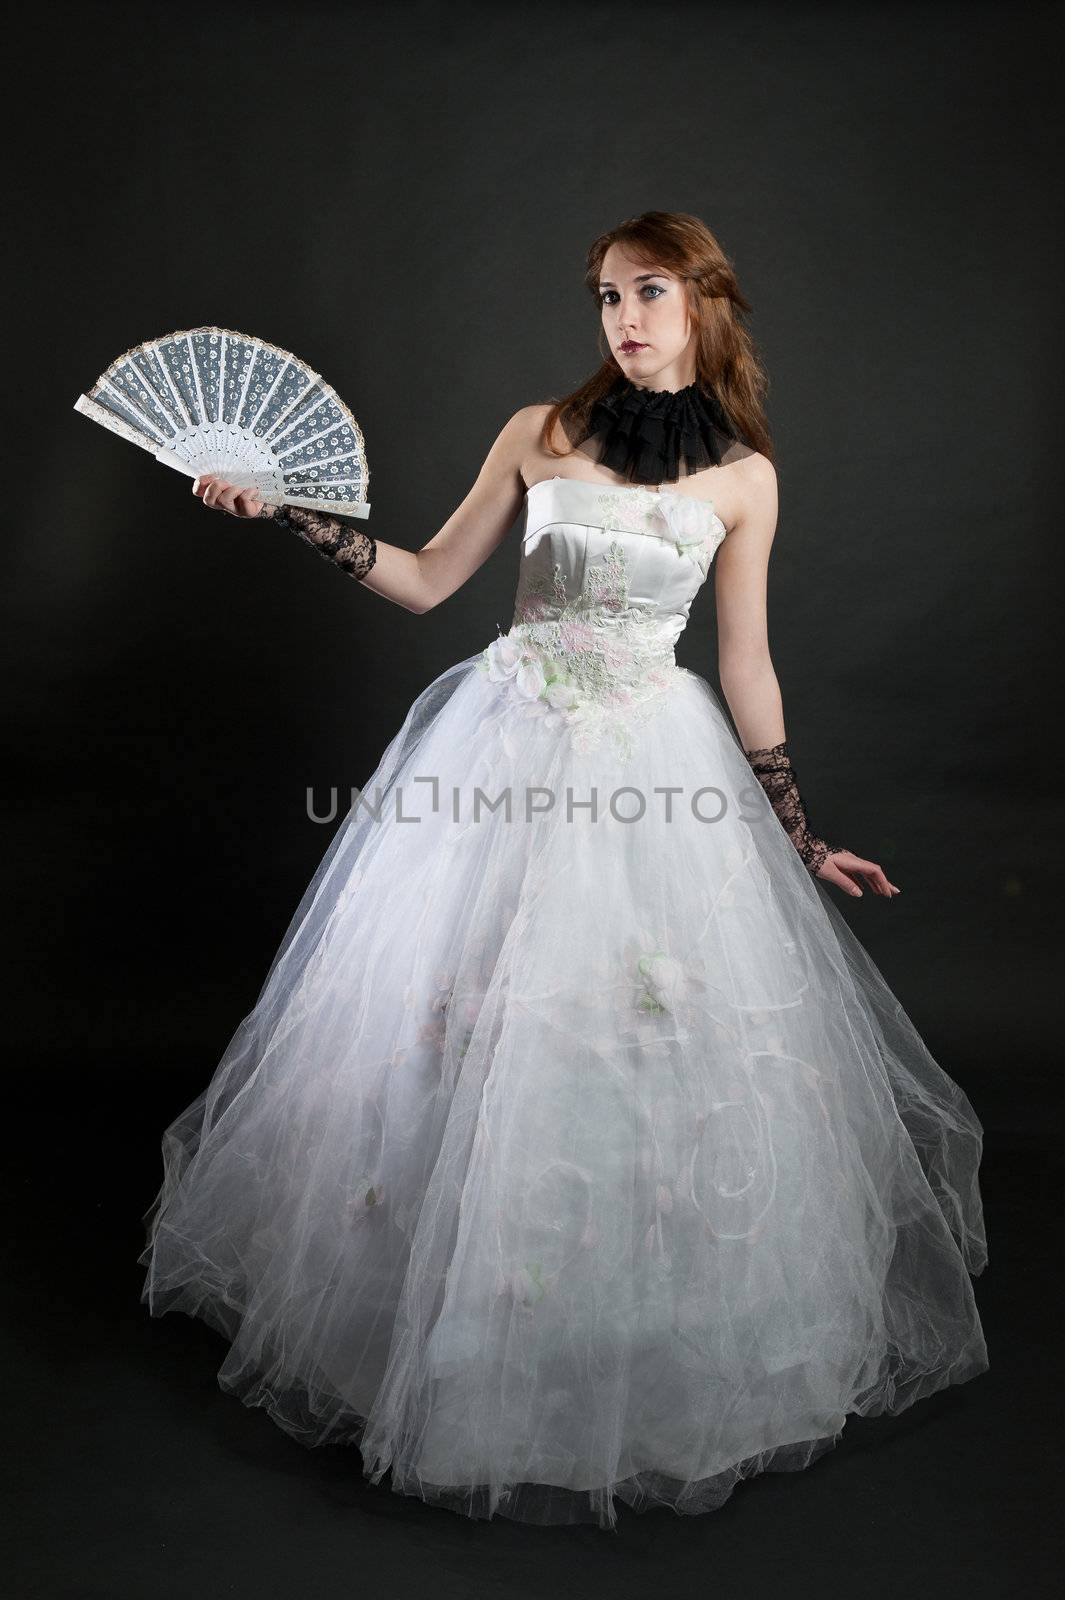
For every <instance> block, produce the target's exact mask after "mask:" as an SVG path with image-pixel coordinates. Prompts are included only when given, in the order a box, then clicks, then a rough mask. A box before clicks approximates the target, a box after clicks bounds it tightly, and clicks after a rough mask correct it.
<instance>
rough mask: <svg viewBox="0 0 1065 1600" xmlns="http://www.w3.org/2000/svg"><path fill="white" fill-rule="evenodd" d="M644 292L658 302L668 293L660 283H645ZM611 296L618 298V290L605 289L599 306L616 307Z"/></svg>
mask: <svg viewBox="0 0 1065 1600" xmlns="http://www.w3.org/2000/svg"><path fill="white" fill-rule="evenodd" d="M642 292H643V293H644V294H648V293H649V294H650V295H651V296H652V298H653V299H655V300H658V299H660V298H661V296H662V295H664V294H665V292H666V291H665V290H664V289H663V288H662V286H661V284H658V283H645V284H644V286H643V291H642ZM611 295H614V296H616V295H617V290H616V289H604V290H603V292H602V293H601V294H600V296H599V304H600V305H601V306H612V305H614V304H615V301H614V300H612V299H611V298H610V297H611Z"/></svg>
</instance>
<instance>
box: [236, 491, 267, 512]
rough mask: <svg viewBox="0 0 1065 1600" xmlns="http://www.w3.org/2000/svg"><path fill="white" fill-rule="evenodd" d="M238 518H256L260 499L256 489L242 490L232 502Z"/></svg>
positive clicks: (260, 502) (260, 503)
mask: <svg viewBox="0 0 1065 1600" xmlns="http://www.w3.org/2000/svg"><path fill="white" fill-rule="evenodd" d="M234 505H235V506H236V511H237V515H238V516H239V517H257V516H258V515H259V507H260V506H261V505H262V497H261V495H260V494H259V491H258V489H242V490H241V491H240V493H239V494H238V495H237V497H236V500H235V501H234Z"/></svg>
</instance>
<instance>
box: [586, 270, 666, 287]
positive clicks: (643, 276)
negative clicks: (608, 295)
mask: <svg viewBox="0 0 1065 1600" xmlns="http://www.w3.org/2000/svg"><path fill="white" fill-rule="evenodd" d="M648 278H668V273H665V272H641V273H640V275H639V277H638V278H633V280H632V281H633V283H646V282H647V279H648ZM599 287H600V289H616V288H617V284H616V283H611V281H610V279H609V278H601V279H600V280H599Z"/></svg>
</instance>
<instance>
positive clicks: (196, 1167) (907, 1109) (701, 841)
mask: <svg viewBox="0 0 1065 1600" xmlns="http://www.w3.org/2000/svg"><path fill="white" fill-rule="evenodd" d="M484 667H485V660H484V658H483V657H482V656H481V655H480V653H478V655H476V656H472V657H470V658H468V659H467V660H465V661H462V662H459V663H458V664H456V665H455V666H453V667H451V668H450V669H449V670H447V671H446V672H444V673H443V674H442V675H441V676H440V677H438V678H437V679H436V680H435V681H434V682H433V683H431V684H430V685H429V686H428V687H427V688H426V689H425V690H424V692H423V693H422V694H420V695H419V697H418V698H417V700H416V701H415V702H414V704H413V705H412V707H411V709H410V712H409V714H408V715H407V717H406V719H405V721H404V724H403V726H402V728H401V729H400V731H399V732H398V733H397V734H396V736H395V737H394V738H393V740H392V742H391V743H390V745H389V746H388V748H387V750H386V751H385V753H384V755H383V757H382V759H381V762H380V764H379V766H378V769H377V771H376V772H375V773H374V774H373V775H372V776H371V777H370V778H369V780H368V781H367V782H366V783H365V784H364V785H363V786H362V796H361V800H360V802H359V803H357V804H356V806H355V807H354V808H353V810H352V811H351V813H350V814H349V815H348V817H347V819H346V820H345V821H344V822H343V823H342V824H341V825H340V826H339V828H338V830H337V832H336V834H335V835H334V838H333V841H332V843H331V845H330V847H329V850H328V852H327V854H326V856H325V858H324V859H323V861H322V863H321V865H320V866H319V868H318V871H317V872H316V874H315V877H314V879H313V880H312V882H311V884H310V885H309V886H308V889H307V891H306V893H305V895H304V897H303V900H302V902H301V904H300V906H299V907H298V909H297V911H296V913H295V915H294V917H293V919H292V922H291V924H290V926H289V928H288V930H287V932H286V934H285V936H284V939H283V941H282V944H281V947H280V949H279V951H278V953H277V956H276V958H275V960H274V963H273V966H272V968H271V970H270V972H269V974H268V976H267V979H266V982H265V984H264V986H263V989H262V992H261V994H260V996H259V998H258V1000H257V1002H256V1004H255V1006H254V1008H253V1010H252V1011H251V1012H250V1014H249V1015H248V1016H247V1017H245V1019H244V1020H243V1021H242V1022H241V1024H240V1026H239V1027H238V1029H237V1031H236V1033H235V1035H234V1037H233V1039H232V1041H231V1042H230V1044H229V1047H228V1049H227V1050H226V1052H225V1055H224V1057H223V1059H222V1061H221V1063H220V1065H219V1066H218V1069H217V1071H216V1073H215V1075H214V1077H213V1080H212V1081H211V1083H210V1085H209V1087H208V1089H207V1090H206V1093H205V1094H203V1095H201V1096H200V1098H199V1099H198V1100H197V1101H196V1102H195V1103H194V1104H193V1105H191V1106H190V1107H189V1108H188V1109H187V1110H186V1111H185V1112H184V1114H183V1115H181V1116H180V1117H178V1118H177V1120H176V1121H175V1122H174V1123H173V1124H172V1126H171V1127H170V1128H169V1129H168V1130H167V1132H166V1135H165V1139H164V1164H165V1170H164V1181H163V1185H162V1188H161V1190H160V1193H159V1196H158V1197H157V1199H156V1202H155V1204H154V1205H153V1207H152V1209H151V1211H150V1212H149V1214H148V1218H147V1222H148V1244H147V1246H146V1248H145V1251H144V1253H143V1255H142V1257H141V1260H142V1261H143V1262H144V1263H145V1265H146V1266H147V1269H148V1270H147V1278H146V1282H145V1286H144V1298H145V1300H146V1301H147V1302H148V1305H149V1308H150V1310H151V1312H152V1313H153V1314H155V1315H160V1314H162V1313H164V1312H166V1311H168V1310H170V1309H177V1310H181V1311H184V1312H188V1313H191V1314H196V1315H198V1316H201V1317H203V1318H204V1319H206V1321H208V1322H209V1323H210V1324H211V1325H212V1326H214V1327H215V1328H217V1329H218V1330H220V1331H221V1332H222V1333H223V1334H224V1335H225V1337H226V1339H227V1340H228V1341H229V1350H228V1353H227V1355H226V1357H225V1360H224V1362H223V1364H222V1367H221V1371H220V1373H219V1382H220V1383H221V1385H222V1387H223V1388H224V1389H226V1390H228V1391H231V1392H232V1393H234V1394H235V1395H237V1396H239V1397H240V1398H241V1399H242V1400H243V1401H244V1402H245V1403H247V1404H248V1405H255V1406H262V1407H264V1408H266V1410H267V1411H268V1412H269V1414H270V1415H271V1416H272V1417H273V1418H274V1420H275V1421H276V1422H277V1423H278V1424H279V1425H280V1426H281V1427H282V1428H284V1429H285V1430H287V1431H288V1432H289V1433H290V1434H292V1435H293V1436H294V1437H295V1438H296V1439H298V1440H299V1441H301V1442H302V1443H303V1444H305V1445H318V1444H322V1443H327V1442H338V1443H339V1442H347V1443H354V1444H357V1445H358V1446H359V1447H360V1449H361V1455H362V1463H363V1468H364V1470H365V1472H366V1473H367V1475H368V1476H369V1477H370V1478H371V1480H372V1481H374V1482H377V1481H379V1480H381V1479H383V1478H384V1477H385V1475H386V1474H389V1480H390V1482H391V1486H392V1487H393V1488H394V1489H396V1490H397V1491H399V1492H402V1493H407V1494H412V1495H420V1496H422V1497H423V1498H424V1499H426V1500H428V1501H431V1502H434V1503H438V1504H441V1505H444V1506H447V1507H449V1508H451V1509H453V1510H455V1511H459V1512H463V1513H466V1514H467V1515H471V1516H490V1515H492V1514H493V1513H499V1514H502V1515H505V1516H510V1517H516V1518H520V1519H526V1520H529V1521H536V1522H570V1521H598V1522H599V1523H600V1524H602V1525H603V1526H611V1525H613V1523H614V1522H615V1520H616V1516H617V1509H616V1502H617V1501H618V1500H621V1501H626V1502H628V1504H629V1505H631V1506H633V1507H636V1508H637V1509H641V1510H642V1509H646V1508H648V1507H650V1506H653V1505H664V1506H669V1507H672V1508H673V1509H674V1510H676V1511H678V1512H702V1511H707V1510H710V1509H712V1508H714V1507H717V1506H719V1505H720V1504H721V1503H722V1502H723V1501H724V1500H725V1499H726V1498H727V1497H728V1495H729V1494H730V1493H731V1491H732V1489H733V1488H734V1487H735V1485H736V1483H737V1482H738V1481H739V1480H741V1479H742V1478H745V1477H749V1476H750V1475H752V1474H754V1473H756V1472H759V1471H763V1470H785V1469H786V1470H794V1469H797V1468H801V1467H805V1466H806V1465H808V1464H809V1463H810V1462H811V1461H812V1460H813V1459H814V1458H815V1457H816V1456H818V1455H819V1454H821V1453H822V1452H823V1451H824V1450H826V1449H828V1448H829V1447H830V1446H831V1445H832V1444H833V1443H835V1442H836V1441H837V1440H838V1438H839V1436H840V1433H841V1430H842V1429H843V1426H844V1422H845V1419H846V1418H847V1416H848V1415H849V1414H860V1415H868V1414H872V1413H878V1412H883V1411H899V1410H901V1409H902V1408H904V1407H906V1406H908V1405H910V1404H911V1403H912V1402H913V1401H915V1400H917V1399H919V1398H920V1397H922V1396H925V1395H928V1394H930V1393H932V1392H933V1391H935V1390H937V1389H940V1388H942V1387H944V1386H945V1385H948V1384H951V1383H959V1382H962V1381H963V1380H965V1379H968V1378H971V1377H973V1376H974V1375H976V1374H977V1373H980V1372H982V1371H983V1370H984V1369H985V1368H986V1366H987V1353H986V1348H985V1343H984V1338H983V1334H982V1331H981V1325H980V1320H979V1317H978V1314H977V1310H976V1307H975V1304H974V1297H973V1293H972V1286H971V1283H970V1278H969V1275H970V1274H975V1273H978V1272H979V1271H980V1270H981V1268H982V1267H983V1265H984V1262H985V1259H986V1249H985V1239H984V1230H983V1220H982V1212H981V1203H980V1196H979V1190H978V1166H979V1161H980V1152H981V1127H980V1123H979V1121H978V1119H977V1117H976V1115H975V1113H974V1111H973V1108H972V1106H971V1105H970V1103H969V1101H968V1100H967V1098H966V1096H965V1094H964V1093H963V1092H962V1090H961V1089H960V1088H959V1087H958V1086H957V1085H956V1084H955V1083H954V1082H953V1081H952V1080H951V1079H950V1078H949V1077H948V1076H947V1075H946V1074H945V1073H944V1072H943V1071H942V1069H941V1068H940V1067H939V1066H938V1065H937V1064H936V1063H935V1061H934V1060H933V1059H932V1058H931V1056H930V1055H929V1052H928V1050H927V1049H926V1047H925V1046H924V1044H923V1043H922V1041H921V1039H920V1037H919V1036H918V1034H917V1033H916V1031H915V1029H914V1027H913V1025H912V1024H911V1022H910V1021H909V1019H908V1018H907V1016H906V1015H905V1013H904V1011H903V1010H902V1008H901V1006H900V1005H899V1002H898V1001H897V1000H896V999H895V997H894V996H893V994H892V993H891V992H890V991H889V989H888V988H887V986H886V984H885V982H884V979H883V978H882V976H881V974H880V973H879V971H878V970H877V968H876V967H875V966H874V965H873V963H872V962H871V960H870V959H869V957H868V955H867V954H866V953H865V952H864V950H863V949H862V947H861V945H860V944H859V943H858V941H857V940H856V939H855V937H854V936H853V934H852V933H851V932H850V930H849V928H848V926H847V924H846V922H845V920H844V919H843V917H842V916H841V915H840V913H839V911H838V910H837V908H836V907H835V906H834V905H833V904H832V902H831V899H830V893H831V891H829V890H827V889H826V888H825V887H824V886H823V885H821V884H819V883H815V882H814V880H813V879H812V878H811V877H810V876H809V874H808V873H807V872H806V870H805V868H804V867H803V866H802V864H801V862H800V861H799V859H798V857H797V855H796V853H795V851H794V849H793V847H792V845H791V843H790V841H789V839H788V838H787V836H786V834H785V833H784V831H783V830H782V829H781V827H780V826H779V824H778V822H777V820H776V818H775V816H774V814H773V812H772V809H771V807H770V806H769V803H768V801H767V800H766V798H765V796H764V795H763V794H762V792H761V790H760V789H759V788H758V786H757V784H755V783H754V782H753V780H752V776H751V773H750V769H749V768H748V766H747V763H746V761H745V758H744V756H743V752H742V749H741V748H740V746H739V744H738V741H737V740H736V738H735V735H734V734H733V732H732V730H731V726H730V724H729V722H728V721H727V719H726V717H725V714H724V712H723V710H722V707H721V705H720V704H719V702H718V700H717V699H716V698H715V696H714V694H713V693H712V691H711V689H710V688H709V686H708V685H707V683H706V682H705V681H704V679H703V678H702V677H700V676H698V675H697V674H695V673H691V672H688V671H685V670H683V669H680V668H675V669H674V670H673V672H672V673H671V674H670V679H669V685H668V688H667V689H666V690H665V691H664V692H663V693H662V694H661V696H660V698H659V701H658V703H657V705H656V709H655V711H654V714H653V715H651V716H649V717H647V718H646V719H645V720H643V721H642V722H641V723H640V726H639V736H638V738H637V739H636V740H635V742H634V744H633V746H632V747H631V748H629V749H627V750H626V751H624V752H621V751H619V750H618V749H616V748H615V747H614V746H613V745H611V744H610V743H609V742H604V743H601V744H599V745H598V746H597V747H596V748H594V749H592V750H587V751H582V750H581V749H580V748H579V747H578V744H579V741H575V740H574V738H573V737H572V736H571V733H570V731H569V729H566V728H562V729H560V727H559V725H558V714H557V713H555V712H552V711H548V712H547V714H546V715H541V714H523V711H522V708H521V707H520V706H519V705H518V704H517V703H516V700H515V694H514V691H513V685H510V684H507V683H505V682H503V683H501V682H500V681H499V679H500V676H501V674H500V673H492V672H486V671H485V670H484ZM502 676H503V677H504V678H505V677H506V663H504V667H503V672H502ZM543 707H544V702H543V701H542V700H541V701H540V702H539V703H538V704H537V706H536V708H535V709H536V711H537V712H540V711H542V710H543ZM666 791H672V792H671V793H667V792H666ZM478 795H480V797H481V798H480V799H478ZM507 796H509V802H508V801H507V798H506V797H507ZM508 803H509V814H508V809H507V808H508ZM527 806H528V807H529V808H531V809H527ZM478 808H479V809H478Z"/></svg>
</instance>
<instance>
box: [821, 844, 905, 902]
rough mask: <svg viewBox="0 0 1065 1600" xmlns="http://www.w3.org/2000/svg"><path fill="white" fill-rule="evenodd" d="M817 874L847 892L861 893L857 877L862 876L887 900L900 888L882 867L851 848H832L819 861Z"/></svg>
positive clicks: (899, 891) (874, 890)
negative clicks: (830, 851) (830, 852)
mask: <svg viewBox="0 0 1065 1600" xmlns="http://www.w3.org/2000/svg"><path fill="white" fill-rule="evenodd" d="M817 876H818V877H819V878H821V879H822V880H823V881H824V882H825V883H834V884H836V885H837V887H838V888H840V889H843V890H844V891H845V892H846V893H847V894H857V895H860V894H861V892H862V891H861V889H860V888H859V887H858V879H859V878H864V879H865V880H866V882H867V883H868V884H869V886H870V888H871V889H872V891H873V893H874V894H882V895H885V896H886V897H887V898H888V899H889V900H890V899H891V898H892V897H893V896H894V895H897V894H901V893H902V890H901V889H899V888H898V886H897V885H896V884H894V883H892V882H891V881H890V879H889V878H888V877H887V875H886V873H885V872H884V869H883V867H881V866H880V865H879V863H878V862H876V861H866V860H865V859H864V858H863V857H862V856H856V855H855V854H854V851H853V850H833V852H832V854H831V855H827V856H826V857H825V859H824V861H823V862H822V863H821V867H820V870H819V871H818V873H817Z"/></svg>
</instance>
